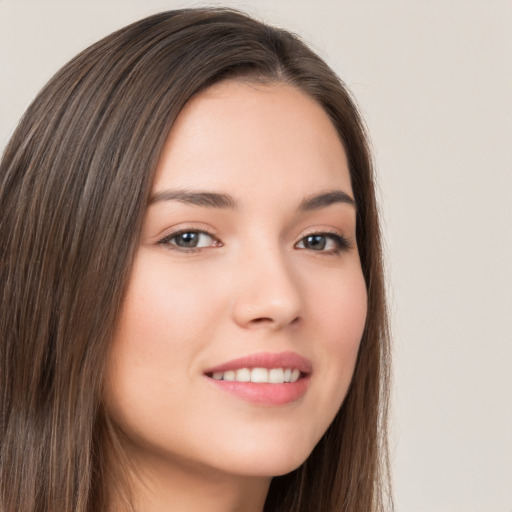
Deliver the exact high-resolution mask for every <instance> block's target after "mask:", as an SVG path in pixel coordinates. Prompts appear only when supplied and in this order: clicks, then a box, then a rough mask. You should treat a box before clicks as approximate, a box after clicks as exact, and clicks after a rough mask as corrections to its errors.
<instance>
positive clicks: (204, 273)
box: [106, 81, 367, 512]
mask: <svg viewBox="0 0 512 512" xmlns="http://www.w3.org/2000/svg"><path fill="white" fill-rule="evenodd" d="M352 198H353V192H352V187H351V182H350V176H349V171H348V166H347V159H346V155H345V151H344V149H343V146H342V144H341V142H340V140H339V137H338V135H337V133H336V130H335V128H334V127H333V125H332V123H331V122H330V120H329V118H328V117H327V115H326V114H325V112H324V111H323V110H322V108H321V107H320V106H319V105H318V104H317V103H316V102H315V101H314V100H312V99H311V98H310V97H308V96H306V95H305V94H304V93H302V92H301V91H299V90H297V89H296V88H294V87H292V86H289V85H285V84H271V85H262V84H250V83H242V82H238V81H225V82H221V83H219V84H216V85H214V86H212V87H210V88H209V89H207V90H205V91H204V92H202V93H201V94H199V95H197V96H196V97H195V98H193V99H192V100H191V101H190V102H189V103H188V104H187V105H186V107H185V108H184V110H183V111H182V113H181V114H180V116H179V117H178V119H177V121H176V122H175V124H174V126H173V128H172V130H171V132H170V134H169V137H168V140H167V142H166V145H165V148H164V150H163V152H162V155H161V159H160V162H159V166H158V169H157V174H156V178H155V182H154V186H153V201H152V202H151V204H150V206H149V207H148V210H147V214H146V218H145V221H144V226H143V229H142V234H141V242H140V247H139V249H138V252H137V254H136V257H135V261H134V265H133V269H132V275H131V280H130V283H129V287H128V292H127V296H126V298H125V303H124V305H123V309H122V312H121V318H120V324H119V329H118V332H117V334H116V337H115V339H114V342H113V345H112V350H111V356H110V360H109V364H108V368H107V371H108V373H107V376H108V382H107V389H106V404H107V409H108V412H109V414H110V416H111V418H112V420H113V422H114V423H115V424H116V426H117V427H118V428H119V429H120V430H122V431H123V432H124V433H125V437H126V439H125V441H124V450H125V452H126V454H127V457H128V459H129V460H130V462H131V466H132V467H135V468H137V475H135V474H132V475H131V479H132V488H133V493H134V496H135V502H136V504H137V507H138V512H161V511H169V510H172V511H173V512H180V511H186V512H191V511H196V510H197V511H204V510H208V511H209V512H217V511H218V512H235V511H236V512H261V511H262V510H263V505H264V501H265V497H266V494H267V492H268V486H269V484H270V481H271V479H272V477H274V476H277V475H283V474H286V473H288V472H290V471H293V470H294V469H296V468H297V467H298V466H300V465H301V464H302V463H303V462H304V460H305V459H306V458H307V457H308V456H309V454H310V453H311V451H312V449H313V448H314V446H315V445H316V444H317V442H318V441H319V440H320V438H321V436H322V435H323V434H324V432H325V430H326V429H327V427H328V426H329V424H330V423H331V422H332V420H333V418H334V416H335V414H336V412H337V411H338V410H339V407H340V405H341V403H342V402H343V399H344V397H345V395H346V392H347V389H348V386H349V383H350V380H351V378H352V374H353V371H354V365H355V361H356V356H357V351H358V348H359V343H360V340H361V336H362V333H363V329H364V324H365V318H366V311H367V303H366V300H367V297H366V287H365V282H364V278H363V275H362V270H361V265H360V261H359V254H358V249H357V243H356V237H355V229H356V208H355V205H354V204H353V200H352ZM233 361H235V363H236V364H235V363H233ZM238 361H242V362H240V363H238ZM254 361H257V363H255V362H254ZM237 365H238V366H237ZM233 366H234V370H233V368H232V367H233ZM260 367H261V368H260ZM295 367H297V368H295ZM299 367H300V368H299ZM214 370H217V371H214ZM260 370H262V371H260ZM271 370H274V373H272V375H273V376H272V377H271V373H270V372H271ZM287 370H289V372H288V374H287ZM292 370H297V372H296V373H297V375H296V377H295V378H296V381H293V382H292V380H293V379H292V377H290V375H293V372H292ZM256 371H257V372H259V373H258V377H257V378H258V379H260V378H264V379H269V380H267V381H264V382H261V381H259V382H256V381H255V379H256V373H255V372H256ZM230 372H232V373H230ZM247 372H249V373H250V375H251V377H250V378H251V379H252V380H253V383H249V384H248V383H247V382H246V380H245V377H243V376H242V375H244V376H245V375H246V373H247ZM262 372H263V373H262ZM261 375H264V377H261ZM276 375H277V377H276ZM286 375H288V377H286ZM283 376H284V377H283ZM274 378H275V379H277V380H275V381H272V382H271V381H270V379H274ZM286 378H288V380H284V381H283V379H286ZM279 379H281V380H279ZM290 379H291V380H290Z"/></svg>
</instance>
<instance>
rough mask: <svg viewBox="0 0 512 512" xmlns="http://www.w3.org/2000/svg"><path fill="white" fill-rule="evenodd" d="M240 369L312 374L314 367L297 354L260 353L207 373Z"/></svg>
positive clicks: (226, 363) (241, 358) (224, 364)
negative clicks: (276, 369)
mask: <svg viewBox="0 0 512 512" xmlns="http://www.w3.org/2000/svg"><path fill="white" fill-rule="evenodd" d="M240 368H268V369H271V368H292V369H294V368H296V369H298V370H300V372H301V373H311V371H312V369H313V365H312V363H311V361H310V360H309V359H307V358H305V357H303V356H301V355H299V354H297V353H295V352H277V353H275V352H258V353H256V354H250V355H248V356H245V357H239V358H237V359H232V360H231V361H227V362H225V363H221V364H219V365H217V366H214V367H212V368H208V369H207V370H206V371H205V373H207V374H208V373H215V372H227V371H229V370H238V369H240Z"/></svg>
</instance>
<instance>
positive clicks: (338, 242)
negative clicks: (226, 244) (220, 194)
mask: <svg viewBox="0 0 512 512" xmlns="http://www.w3.org/2000/svg"><path fill="white" fill-rule="evenodd" d="M187 233H189V234H192V233H193V234H198V235H206V236H208V237H210V238H211V239H212V240H213V241H214V245H212V246H210V247H222V246H223V244H222V242H221V241H220V240H218V239H217V238H215V236H214V235H212V234H211V233H208V231H204V230H201V229H181V230H179V231H175V232H173V233H169V234H168V235H166V236H165V237H164V238H162V239H161V240H159V241H158V244H159V245H162V246H165V247H166V248H168V249H170V250H173V251H179V252H182V253H186V254H192V253H197V252H200V251H202V250H203V249H207V248H208V247H188V248H187V247H180V246H178V245H176V244H173V243H171V241H172V240H174V239H175V238H177V237H179V236H180V235H184V234H187ZM309 237H324V238H326V239H327V241H326V243H328V242H329V240H331V241H332V242H334V244H335V248H334V249H329V250H327V251H324V250H320V251H316V250H314V249H310V250H311V251H312V252H318V253H323V254H326V255H338V254H340V253H342V252H345V251H348V250H349V249H351V248H352V243H351V242H350V241H349V240H347V238H345V237H344V236H342V235H340V234H339V233H335V232H329V231H321V232H312V233H308V234H306V235H304V236H303V237H302V238H301V239H300V240H299V241H298V242H297V243H296V244H295V245H296V246H297V245H298V244H300V243H303V242H304V241H305V240H306V239H307V238H309ZM301 249H302V248H301ZM303 249H304V250H308V249H307V247H304V248H303Z"/></svg>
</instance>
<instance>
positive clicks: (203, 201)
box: [149, 190, 237, 210]
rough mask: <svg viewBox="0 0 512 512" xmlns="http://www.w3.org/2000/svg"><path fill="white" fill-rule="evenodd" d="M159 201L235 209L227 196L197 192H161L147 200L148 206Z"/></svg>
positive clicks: (232, 200) (233, 200)
mask: <svg viewBox="0 0 512 512" xmlns="http://www.w3.org/2000/svg"><path fill="white" fill-rule="evenodd" d="M160 201H179V202H180V203H186V204H191V205H194V206H204V207H206V208H229V209H231V210H235V209H237V203H236V201H235V199H234V198H233V197H232V196H230V195H229V194H219V193H216V192H201V191H199V190H198V191H196V190H163V191H162V192H157V193H156V194H155V195H154V196H152V197H151V199H150V200H149V204H154V203H158V202H160Z"/></svg>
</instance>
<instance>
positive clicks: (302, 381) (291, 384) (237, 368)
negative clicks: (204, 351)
mask: <svg viewBox="0 0 512 512" xmlns="http://www.w3.org/2000/svg"><path fill="white" fill-rule="evenodd" d="M311 373H312V364H311V362H310V361H309V360H308V359H306V358H304V357H302V356H300V355H298V354H296V353H294V352H281V353H257V354H252V355H250V356H248V357H243V358H239V359H234V360H232V361H229V362H227V363H223V364H221V365H219V366H216V367H214V368H211V369H209V370H207V371H206V372H205V373H204V375H205V377H207V378H208V380H209V382H211V384H213V385H214V386H215V387H216V388H217V389H220V390H221V391H223V392H227V393H229V394H231V395H235V396H236V397H237V398H240V399H242V400H246V401H249V402H254V403H258V404H262V405H269V406H275V405H284V404H287V403H290V402H295V401H297V400H298V399H299V398H301V397H302V396H303V395H304V394H305V393H306V391H307V389H308V387H309V382H310V376H311Z"/></svg>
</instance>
